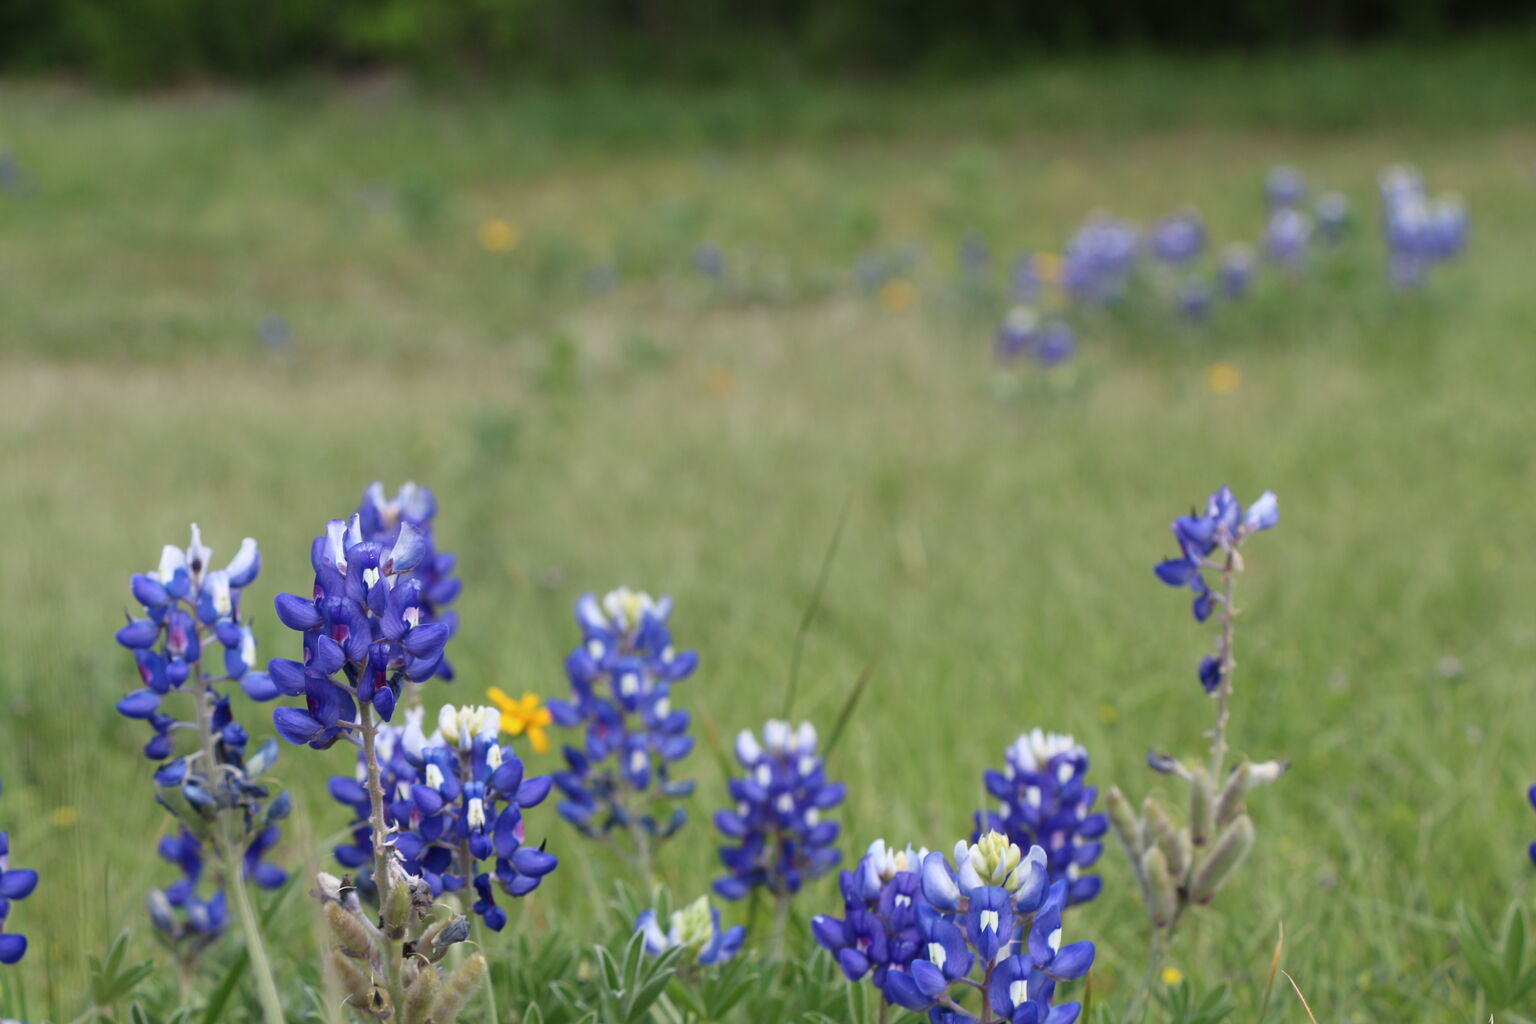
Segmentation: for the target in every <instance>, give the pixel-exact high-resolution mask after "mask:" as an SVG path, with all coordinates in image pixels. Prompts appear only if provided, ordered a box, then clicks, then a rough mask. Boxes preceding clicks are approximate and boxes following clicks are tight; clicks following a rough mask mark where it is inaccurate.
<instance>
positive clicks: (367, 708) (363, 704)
mask: <svg viewBox="0 0 1536 1024" xmlns="http://www.w3.org/2000/svg"><path fill="white" fill-rule="evenodd" d="M357 720H358V726H359V727H360V729H361V731H362V734H363V735H362V741H363V764H364V766H365V767H366V770H367V773H368V824H369V827H370V828H371V829H372V830H373V884H374V887H375V888H376V889H378V892H379V926H380V930H381V931H382V932H383V933H384V938H385V941H386V942H387V943H390V945H389V946H387V947H386V948H385V949H384V950H382V951H381V955H380V957H379V973H380V974H381V975H382V976H383V980H384V987H385V989H387V990H390V991H393V989H392V987H391V985H390V975H391V973H392V972H393V970H394V964H393V963H392V960H393V957H392V955H391V954H392V952H393V945H392V944H393V939H391V938H390V935H389V926H388V924H387V923H385V921H384V914H385V911H386V908H387V907H388V906H389V889H390V877H389V847H388V846H387V845H386V843H385V840H386V839H387V837H388V833H387V832H386V831H385V828H384V784H383V783H382V782H380V781H379V758H378V755H377V754H376V753H375V752H374V737H375V736H376V735H377V730H376V728H375V726H374V724H373V707H372V705H370V704H369V703H368V702H367V701H358V714H357Z"/></svg>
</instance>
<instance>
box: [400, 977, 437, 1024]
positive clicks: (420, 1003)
mask: <svg viewBox="0 0 1536 1024" xmlns="http://www.w3.org/2000/svg"><path fill="white" fill-rule="evenodd" d="M441 991H442V984H441V979H440V978H439V977H438V974H437V968H436V967H433V966H430V965H428V966H426V967H423V968H422V969H421V973H420V974H418V975H417V976H416V980H415V981H414V982H412V983H411V987H410V988H408V989H407V990H406V992H405V1007H404V1009H403V1011H402V1012H401V1014H400V1020H401V1024H427V1022H428V1021H429V1020H431V1019H432V1004H434V1003H436V1002H437V996H438V993H439V992H441Z"/></svg>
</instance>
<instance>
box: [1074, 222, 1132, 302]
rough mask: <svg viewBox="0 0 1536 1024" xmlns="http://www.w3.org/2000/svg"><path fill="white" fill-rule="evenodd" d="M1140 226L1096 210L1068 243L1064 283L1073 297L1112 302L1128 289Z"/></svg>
mask: <svg viewBox="0 0 1536 1024" xmlns="http://www.w3.org/2000/svg"><path fill="white" fill-rule="evenodd" d="M1139 238H1140V236H1139V234H1138V233H1137V231H1136V229H1135V228H1134V227H1132V226H1131V225H1130V224H1128V223H1126V222H1125V221H1123V220H1118V219H1116V218H1114V217H1110V216H1108V215H1107V214H1102V213H1100V214H1094V215H1093V216H1092V217H1090V218H1089V219H1088V222H1087V223H1085V224H1084V225H1083V226H1082V227H1081V228H1079V229H1078V230H1077V233H1076V234H1075V235H1073V236H1072V239H1071V241H1069V242H1068V243H1067V246H1066V251H1065V253H1064V255H1063V258H1062V266H1061V283H1062V287H1063V288H1065V289H1066V291H1067V293H1068V294H1069V295H1071V296H1072V297H1073V298H1076V299H1079V300H1085V301H1089V302H1100V303H1103V302H1110V301H1113V300H1114V299H1116V298H1118V297H1119V296H1120V294H1121V293H1122V292H1123V291H1124V288H1125V280H1126V277H1127V275H1129V274H1130V272H1131V269H1132V268H1133V267H1134V266H1135V263H1136V247H1137V243H1138V241H1139Z"/></svg>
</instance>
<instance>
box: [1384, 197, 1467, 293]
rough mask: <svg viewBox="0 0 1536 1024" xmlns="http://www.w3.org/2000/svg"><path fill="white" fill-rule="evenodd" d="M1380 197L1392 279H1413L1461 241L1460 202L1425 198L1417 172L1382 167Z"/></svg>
mask: <svg viewBox="0 0 1536 1024" xmlns="http://www.w3.org/2000/svg"><path fill="white" fill-rule="evenodd" d="M1381 200H1382V229H1383V236H1384V238H1385V239H1386V243H1387V256H1388V263H1387V267H1388V274H1389V276H1390V278H1391V280H1392V281H1393V283H1394V284H1397V285H1399V286H1400V287H1412V286H1414V285H1417V284H1419V283H1420V282H1421V281H1422V280H1423V279H1424V276H1425V275H1426V274H1427V273H1428V272H1429V269H1430V268H1431V267H1432V266H1434V265H1435V264H1436V263H1439V262H1442V261H1444V260H1448V259H1450V258H1452V257H1454V256H1456V255H1457V254H1458V253H1460V252H1461V250H1462V249H1463V248H1464V247H1465V246H1466V241H1467V224H1468V222H1467V210H1466V205H1465V203H1463V202H1462V200H1461V198H1460V197H1459V196H1456V195H1454V194H1452V195H1445V196H1441V197H1439V198H1438V199H1435V200H1431V199H1430V198H1429V196H1428V194H1427V193H1426V192H1425V188H1424V179H1423V178H1422V177H1421V176H1420V175H1419V173H1418V172H1417V171H1414V170H1412V169H1410V168H1405V167H1394V168H1389V169H1388V170H1386V171H1385V172H1383V174H1382V177H1381Z"/></svg>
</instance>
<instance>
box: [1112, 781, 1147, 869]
mask: <svg viewBox="0 0 1536 1024" xmlns="http://www.w3.org/2000/svg"><path fill="white" fill-rule="evenodd" d="M1104 806H1105V808H1106V809H1107V810H1108V811H1109V823H1110V825H1111V826H1113V828H1114V830H1115V835H1117V836H1119V837H1120V843H1121V845H1123V846H1124V847H1125V852H1126V853H1128V854H1130V856H1131V863H1132V864H1134V865H1136V868H1137V870H1138V871H1140V869H1141V823H1140V822H1139V821H1137V820H1136V817H1135V815H1133V814H1132V813H1131V805H1130V803H1129V802H1128V801H1127V800H1126V799H1125V794H1124V793H1122V792H1120V787H1119V786H1110V787H1109V792H1108V793H1107V794H1105V797H1104Z"/></svg>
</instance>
